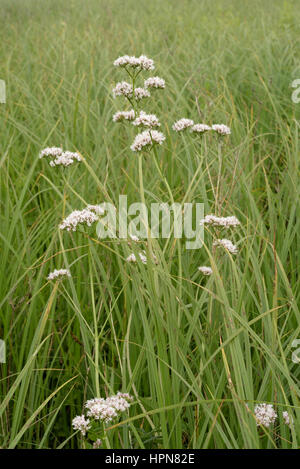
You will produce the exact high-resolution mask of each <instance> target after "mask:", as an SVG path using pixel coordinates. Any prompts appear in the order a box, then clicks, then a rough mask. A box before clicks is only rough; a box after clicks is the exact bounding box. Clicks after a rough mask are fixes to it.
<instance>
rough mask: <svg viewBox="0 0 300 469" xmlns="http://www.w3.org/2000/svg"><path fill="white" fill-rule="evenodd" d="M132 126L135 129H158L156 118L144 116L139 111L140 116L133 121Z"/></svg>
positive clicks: (144, 114)
mask: <svg viewBox="0 0 300 469" xmlns="http://www.w3.org/2000/svg"><path fill="white" fill-rule="evenodd" d="M133 125H135V126H137V127H150V128H153V127H159V126H160V123H159V120H158V118H157V117H156V116H155V115H154V114H146V112H144V111H141V112H140V115H139V116H138V117H137V118H136V119H135V120H134V121H133Z"/></svg>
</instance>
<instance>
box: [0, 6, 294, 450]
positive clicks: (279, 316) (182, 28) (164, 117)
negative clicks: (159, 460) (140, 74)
mask: <svg viewBox="0 0 300 469" xmlns="http://www.w3.org/2000/svg"><path fill="white" fill-rule="evenodd" d="M0 7H1V30H0V41H1V46H2V47H1V50H0V59H1V62H0V63H1V69H0V70H1V74H0V79H3V80H5V82H6V89H7V99H6V104H0V128H1V139H0V149H1V152H0V169H1V221H0V243H1V251H0V253H1V257H0V259H1V261H0V262H1V282H0V292H1V293H0V305H1V308H0V338H1V339H3V340H5V342H6V349H7V357H6V363H2V364H0V446H1V447H2V448H30V449H35V448H51V449H57V448H82V447H89V442H88V440H87V439H86V438H83V437H82V435H81V434H80V432H75V431H74V430H73V428H72V419H73V418H74V417H75V416H76V415H81V414H82V412H83V406H84V402H85V401H86V400H87V399H91V398H93V397H100V396H101V397H107V396H110V395H112V394H116V393H117V392H118V391H123V392H128V393H130V394H131V395H132V396H133V398H134V400H133V402H132V404H131V407H130V410H129V412H128V413H126V414H124V415H123V416H122V417H121V418H120V419H118V420H116V421H114V422H113V423H111V424H109V425H107V428H106V430H105V435H106V437H105V438H104V439H103V447H110V448H151V449H152V448H213V449H222V448H229V449H238V448H260V449H264V448H269V449H271V448H298V447H299V442H300V423H299V418H300V403H299V378H300V363H297V362H295V360H292V353H293V350H294V349H293V348H292V343H293V341H294V340H296V339H300V314H299V303H300V286H299V285H300V284H299V275H298V272H299V256H300V212H299V191H300V184H299V182H300V181H299V123H298V120H299V121H300V103H299V104H295V103H293V101H292V99H291V95H292V91H293V89H292V88H291V83H292V81H293V80H294V79H296V78H300V61H299V50H300V47H299V46H300V34H299V33H300V26H299V25H300V9H299V5H298V2H297V1H296V0H295V1H293V0H290V1H288V0H251V1H239V0H231V1H225V0H180V1H179V0H178V1H171V0H152V1H150V2H149V1H146V0H138V1H136V0H127V1H125V0H123V1H121V0H110V1H105V0H98V1H97V0H85V1H80V0H68V2H66V1H63V0H52V1H50V0H44V1H38V0H35V1H34V0H0ZM124 54H129V55H140V54H146V55H147V56H148V57H151V58H153V60H154V61H155V65H156V69H155V72H145V73H144V76H145V78H146V77H149V76H151V75H152V74H153V73H154V75H158V76H161V77H162V78H164V79H165V80H166V88H165V90H161V91H157V92H155V93H153V97H152V98H151V99H149V100H145V105H144V103H143V109H145V111H148V112H151V113H154V114H156V115H157V116H158V117H159V119H160V122H161V123H162V125H161V129H160V130H161V131H162V132H163V133H164V135H165V136H166V140H165V142H164V143H163V145H162V146H159V148H157V159H155V157H154V156H153V154H152V153H151V154H146V155H144V156H143V157H142V158H141V157H140V156H139V155H136V154H135V153H133V152H132V151H131V150H130V145H131V144H132V141H133V139H134V137H135V135H136V134H137V132H138V130H137V129H135V128H134V127H133V126H131V125H130V124H128V125H127V126H126V125H120V124H116V123H113V121H112V116H113V114H114V113H115V112H116V111H117V110H119V109H125V104H124V103H125V101H124V100H123V99H122V98H117V99H113V97H112V88H113V87H114V85H115V83H116V82H118V81H122V80H126V74H125V72H124V71H123V70H122V69H117V68H115V67H114V66H113V61H114V60H115V59H116V58H117V57H118V56H120V55H124ZM126 109H128V106H127V108H126ZM181 117H187V118H190V119H193V120H194V121H195V122H206V123H207V124H209V125H211V124H213V123H224V124H226V125H228V126H229V127H230V128H231V135H230V136H226V137H224V138H223V140H222V142H223V143H222V144H218V143H217V139H216V138H213V137H212V136H211V135H210V134H208V135H207V136H204V137H203V138H192V137H191V136H190V134H189V133H185V134H184V135H179V134H177V133H176V132H174V131H173V130H172V124H173V123H174V122H175V121H176V120H178V119H180V118H181ZM48 146H63V147H64V148H66V149H69V150H71V151H78V152H80V154H81V155H82V158H83V161H82V162H81V163H80V164H74V165H73V166H71V167H69V168H64V169H62V168H59V167H57V168H51V167H50V166H49V165H48V164H47V162H46V161H45V160H44V159H39V158H38V155H39V152H40V151H41V149H43V148H45V147H48ZM140 163H142V165H143V166H142V168H141V167H140V168H139V164H140ZM139 169H140V170H141V169H142V171H140V173H139ZM141 175H142V179H143V187H141V177H140V176H141ZM120 194H124V195H125V194H126V195H127V196H128V201H129V203H132V202H139V201H141V200H142V198H143V197H145V199H146V203H147V205H150V203H152V202H167V203H171V202H172V201H175V202H180V203H181V202H182V201H185V202H203V203H204V205H205V214H209V213H218V214H220V215H222V216H231V215H234V216H236V217H237V218H238V219H239V220H240V222H241V225H240V227H238V228H236V229H234V230H233V231H230V234H228V233H227V232H226V234H225V236H224V237H228V238H230V239H231V240H232V241H233V242H234V243H235V244H237V246H238V249H239V253H238V254H237V255H230V254H229V253H227V252H226V251H221V250H214V249H212V240H213V236H212V233H211V232H208V231H207V232H206V234H205V245H204V247H202V248H201V249H198V250H186V248H185V242H184V240H177V239H174V237H171V238H170V239H158V240H154V241H153V243H151V244H152V249H153V251H154V253H155V255H156V257H157V259H158V263H157V264H155V262H151V261H149V262H148V263H147V264H146V265H144V264H143V263H141V262H138V263H137V264H130V263H128V262H126V257H127V256H128V255H129V254H130V252H131V251H132V250H134V249H136V248H135V247H132V246H130V245H129V244H128V241H127V240H115V239H113V240H101V239H98V238H97V235H96V230H95V226H94V225H93V226H92V227H91V228H89V229H85V230H81V231H78V232H70V233H69V232H65V231H62V230H59V228H58V226H59V224H60V223H61V221H62V219H63V218H64V217H65V216H67V215H68V214H69V213H71V212H72V211H73V210H75V209H83V208H84V207H85V206H86V204H99V203H101V202H103V201H112V202H113V203H114V204H115V205H118V198H119V195H120ZM141 244H142V246H143V249H145V246H146V243H141ZM148 244H150V242H149V243H148ZM148 248H149V246H148V247H147V249H148ZM147 252H148V251H147ZM201 265H210V266H211V267H212V268H213V275H211V276H209V277H206V276H203V275H201V274H200V272H199V271H198V270H197V268H198V267H199V266H201ZM55 268H68V269H70V271H71V274H72V277H71V278H68V279H66V280H64V281H63V282H50V281H48V280H47V276H48V275H49V273H50V272H51V271H53V270H54V269H55ZM261 403H268V404H272V405H273V406H274V409H275V410H276V412H277V414H278V418H277V420H276V422H275V424H274V425H271V426H270V427H264V426H257V422H256V419H255V414H254V407H255V405H256V404H261ZM283 411H287V412H288V415H289V418H290V421H291V419H292V417H293V419H294V422H293V424H291V425H290V426H288V425H286V424H285V421H284V419H283V416H282V412H283Z"/></svg>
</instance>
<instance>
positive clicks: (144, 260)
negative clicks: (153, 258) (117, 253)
mask: <svg viewBox="0 0 300 469" xmlns="http://www.w3.org/2000/svg"><path fill="white" fill-rule="evenodd" d="M139 257H140V259H141V261H142V263H143V264H147V257H146V256H145V254H143V253H142V252H139ZM126 261H127V262H132V263H134V264H135V263H136V262H137V258H136V255H135V254H134V253H133V252H132V253H131V254H130V255H129V256H128V257H127V259H126Z"/></svg>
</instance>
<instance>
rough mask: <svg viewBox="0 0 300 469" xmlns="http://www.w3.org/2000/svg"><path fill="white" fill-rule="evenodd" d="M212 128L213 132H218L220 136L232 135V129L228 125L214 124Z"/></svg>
mask: <svg viewBox="0 0 300 469" xmlns="http://www.w3.org/2000/svg"><path fill="white" fill-rule="evenodd" d="M211 128H212V130H214V131H215V132H217V133H218V134H219V135H230V134H231V130H230V128H229V127H227V125H224V124H214V125H212V127H211Z"/></svg>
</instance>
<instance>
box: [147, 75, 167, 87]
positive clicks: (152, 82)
mask: <svg viewBox="0 0 300 469" xmlns="http://www.w3.org/2000/svg"><path fill="white" fill-rule="evenodd" d="M165 86H166V82H165V80H164V79H163V78H159V77H150V78H147V80H145V81H144V87H145V88H153V89H163V88H165Z"/></svg>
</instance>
